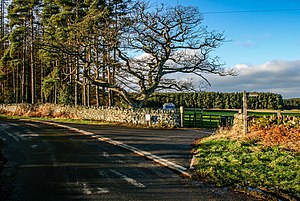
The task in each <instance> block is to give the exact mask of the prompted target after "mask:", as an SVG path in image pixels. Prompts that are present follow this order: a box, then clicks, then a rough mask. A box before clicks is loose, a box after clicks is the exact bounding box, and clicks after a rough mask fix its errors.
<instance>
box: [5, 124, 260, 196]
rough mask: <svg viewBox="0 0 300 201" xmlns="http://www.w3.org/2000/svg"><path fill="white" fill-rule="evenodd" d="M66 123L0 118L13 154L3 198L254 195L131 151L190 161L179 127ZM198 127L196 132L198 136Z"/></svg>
mask: <svg viewBox="0 0 300 201" xmlns="http://www.w3.org/2000/svg"><path fill="white" fill-rule="evenodd" d="M61 125H62V126H58V125H56V124H49V123H46V124H45V123H42V122H38V121H36V122H34V121H27V120H18V119H14V120H12V119H11V120H6V119H1V120H0V136H1V138H3V139H5V147H4V154H5V155H6V157H7V158H8V163H7V164H6V166H5V168H4V171H3V172H2V175H1V181H2V182H1V184H2V186H1V188H2V192H1V194H0V198H1V200H11V201H16V200H20V201H21V200H22V201H27V200H28V201H29V200H30V201H36V200H39V201H40V200H45V201H48V200H55V201H58V200H254V199H252V198H249V197H247V196H245V195H241V194H236V193H233V192H230V191H228V190H227V189H225V188H216V187H213V186H211V185H208V184H205V183H202V182H198V181H195V180H192V179H190V178H185V177H182V176H180V175H178V174H176V173H175V172H174V171H172V170H170V169H168V168H164V167H162V166H161V165H158V164H157V163H155V162H153V160H149V158H148V159H147V158H146V157H141V156H140V155H138V154H137V153H135V152H133V151H131V150H130V149H126V147H127V148H128V147H129V148H131V147H133V148H134V150H140V151H145V152H143V153H149V155H152V154H153V155H155V154H157V155H159V157H160V158H163V159H171V160H172V161H171V162H177V163H180V161H182V164H181V165H183V166H188V165H189V161H190V158H189V156H188V155H187V153H188V151H187V153H185V151H183V150H188V146H187V144H188V143H187V141H188V140H187V139H185V140H181V139H180V137H179V134H178V133H176V132H175V133H172V132H171V131H170V132H169V131H167V132H163V131H162V130H149V129H126V128H121V127H105V126H104V127H103V126H96V125H94V126H93V125H75V124H61ZM70 128H71V129H70ZM185 132H187V131H185ZM185 132H183V133H182V134H184V133H185ZM197 132H198V131H197ZM197 132H195V133H194V134H195V136H196V135H197V136H201V135H199V133H198V134H197ZM143 133H144V136H143ZM186 134H187V133H186ZM160 135H161V137H159V136H160ZM203 135H204V134H203ZM100 136H101V138H100ZM172 136H173V137H172ZM195 136H190V138H193V137H195ZM108 137H109V138H108ZM99 139H102V140H99ZM103 139H106V140H108V139H110V142H112V143H108V141H105V140H103ZM176 139H177V140H176ZM113 143H116V144H117V145H114V144H113ZM118 143H119V144H118ZM176 145H178V148H177V149H178V150H177V151H176V148H175V147H176ZM124 147H125V148H124ZM166 153H167V154H166ZM179 156H180V157H179ZM176 158H177V160H176ZM182 158H185V159H184V160H183V159H182Z"/></svg>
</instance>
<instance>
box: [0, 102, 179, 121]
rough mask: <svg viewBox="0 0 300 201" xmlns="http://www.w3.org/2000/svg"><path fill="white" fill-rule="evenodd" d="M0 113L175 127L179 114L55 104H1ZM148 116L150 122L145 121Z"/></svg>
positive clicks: (175, 112)
mask: <svg viewBox="0 0 300 201" xmlns="http://www.w3.org/2000/svg"><path fill="white" fill-rule="evenodd" d="M0 113H3V114H9V115H18V116H36V117H63V118H73V119H88V120H100V121H108V122H119V123H126V124H133V125H149V124H151V126H158V127H177V126H179V124H180V113H179V111H178V110H177V109H175V110H153V109H148V108H142V109H121V108H117V107H99V108H97V107H74V106H67V105H56V104H39V105H38V104H37V105H31V104H2V105H0ZM146 115H150V119H151V121H150V122H147V121H146Z"/></svg>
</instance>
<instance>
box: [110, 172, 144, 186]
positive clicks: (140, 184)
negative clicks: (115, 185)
mask: <svg viewBox="0 0 300 201" xmlns="http://www.w3.org/2000/svg"><path fill="white" fill-rule="evenodd" d="M110 171H111V172H113V173H115V174H116V175H118V176H119V177H121V178H122V179H124V180H125V181H127V182H128V183H130V184H132V185H134V186H135V187H138V188H145V185H144V184H142V183H140V182H138V181H137V180H135V179H132V178H130V177H127V176H126V175H125V174H122V173H121V172H118V171H116V170H110Z"/></svg>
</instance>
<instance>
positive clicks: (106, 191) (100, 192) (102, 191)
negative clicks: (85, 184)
mask: <svg viewBox="0 0 300 201" xmlns="http://www.w3.org/2000/svg"><path fill="white" fill-rule="evenodd" d="M95 193H96V194H105V193H109V190H108V189H107V188H97V191H96V192H95Z"/></svg>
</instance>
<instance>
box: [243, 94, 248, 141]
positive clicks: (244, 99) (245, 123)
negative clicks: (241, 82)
mask: <svg viewBox="0 0 300 201" xmlns="http://www.w3.org/2000/svg"><path fill="white" fill-rule="evenodd" d="M243 123H244V135H247V130H248V122H247V93H246V91H244V92H243Z"/></svg>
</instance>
